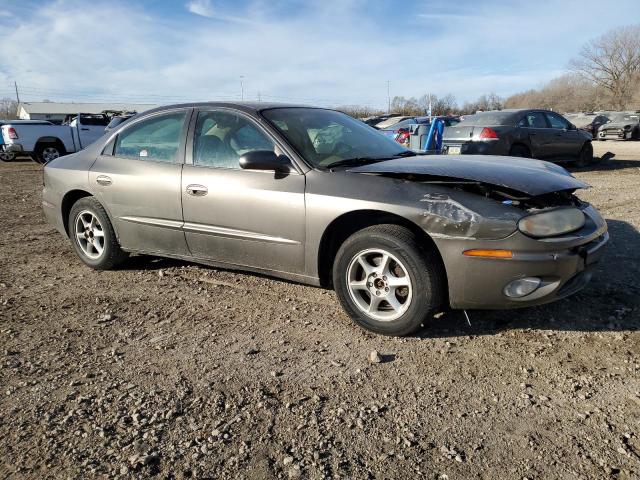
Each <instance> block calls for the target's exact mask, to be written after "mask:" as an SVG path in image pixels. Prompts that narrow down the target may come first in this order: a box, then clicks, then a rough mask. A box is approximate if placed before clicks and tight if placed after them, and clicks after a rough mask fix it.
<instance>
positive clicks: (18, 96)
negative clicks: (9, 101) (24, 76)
mask: <svg viewBox="0 0 640 480" xmlns="http://www.w3.org/2000/svg"><path fill="white" fill-rule="evenodd" d="M13 86H14V87H16V100H17V101H18V103H20V95H19V94H18V82H16V81H14V82H13Z"/></svg>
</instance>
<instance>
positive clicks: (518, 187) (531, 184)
mask: <svg viewBox="0 0 640 480" xmlns="http://www.w3.org/2000/svg"><path fill="white" fill-rule="evenodd" d="M348 171H349V172H354V173H368V174H380V175H394V176H397V175H412V176H413V175H419V176H425V177H429V179H430V180H434V181H439V182H442V181H456V180H458V181H459V180H463V181H475V182H481V183H486V184H489V185H494V186H498V187H504V188H506V189H509V190H513V191H517V192H521V193H524V194H525V195H530V196H537V195H544V194H547V193H552V192H559V191H563V190H576V189H578V188H588V187H589V185H587V184H586V183H583V182H581V181H580V180H578V179H576V178H574V177H573V176H571V174H570V173H569V172H568V171H567V170H565V169H564V168H562V167H561V166H559V165H555V164H553V163H549V162H543V161H541V160H532V159H526V158H514V157H500V156H491V155H421V156H415V157H406V158H397V159H392V160H384V161H382V162H377V163H373V164H371V165H365V166H362V167H356V168H351V169H349V170H348Z"/></svg>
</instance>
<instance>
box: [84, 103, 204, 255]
mask: <svg viewBox="0 0 640 480" xmlns="http://www.w3.org/2000/svg"><path fill="white" fill-rule="evenodd" d="M190 114H191V109H176V110H170V111H163V112H160V113H157V114H155V115H151V116H147V117H144V118H142V119H140V120H138V121H136V122H134V123H132V124H130V125H128V126H127V128H125V129H123V130H122V131H121V132H120V133H119V134H118V135H117V136H116V137H114V138H113V139H112V140H111V141H110V142H109V143H108V144H107V146H106V147H105V149H104V151H103V152H102V155H100V156H99V157H98V158H97V160H96V162H95V163H94V164H93V166H92V167H91V170H90V171H89V182H90V184H92V185H93V186H94V188H95V191H96V192H97V193H96V194H97V197H98V199H99V200H100V202H101V203H102V204H103V205H104V206H105V207H106V208H107V210H108V212H109V214H110V217H111V220H112V222H113V224H114V227H115V230H116V234H117V235H118V239H119V241H120V244H121V245H122V247H123V248H125V249H127V250H137V251H143V252H147V253H159V254H175V255H188V254H189V251H188V249H187V244H186V241H185V237H184V232H183V230H182V203H181V201H182V199H181V193H180V190H181V185H180V179H181V173H182V164H183V161H184V145H185V140H186V125H187V120H188V117H189V116H190Z"/></svg>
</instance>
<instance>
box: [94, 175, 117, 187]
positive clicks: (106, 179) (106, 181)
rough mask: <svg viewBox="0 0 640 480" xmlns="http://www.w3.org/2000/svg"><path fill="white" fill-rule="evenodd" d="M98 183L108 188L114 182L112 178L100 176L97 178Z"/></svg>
mask: <svg viewBox="0 0 640 480" xmlns="http://www.w3.org/2000/svg"><path fill="white" fill-rule="evenodd" d="M96 183H98V184H99V185H102V186H104V187H108V186H109V185H111V184H112V183H113V182H112V180H111V177H107V176H106V175H98V176H97V177H96Z"/></svg>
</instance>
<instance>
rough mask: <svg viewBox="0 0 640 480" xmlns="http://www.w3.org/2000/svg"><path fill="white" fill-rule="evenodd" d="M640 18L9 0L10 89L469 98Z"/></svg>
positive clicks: (462, 4) (298, 1)
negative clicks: (16, 85) (449, 94)
mask: <svg viewBox="0 0 640 480" xmlns="http://www.w3.org/2000/svg"><path fill="white" fill-rule="evenodd" d="M605 4H606V7H605V8H603V5H605ZM638 19H640V0H607V1H606V2H603V1H602V0H456V1H453V0H405V1H402V2H400V1H397V0H396V1H392V0H389V1H386V0H369V1H366V0H305V1H303V0H138V1H136V0H128V1H127V0H0V45H2V50H1V52H2V53H0V97H15V92H14V89H13V83H14V82H17V84H18V88H19V92H20V95H21V99H22V100H23V101H41V100H43V99H48V100H54V101H56V100H57V101H77V102H138V103H160V104H167V103H177V102H186V101H206V100H240V98H241V96H244V99H245V100H262V101H285V102H296V103H305V104H313V105H322V106H337V105H356V104H357V105H363V106H368V107H372V108H386V105H387V82H389V83H388V85H389V91H390V95H391V97H393V96H395V95H403V96H406V97H409V96H416V97H418V96H420V95H423V94H425V93H433V94H435V95H446V94H448V93H452V94H454V95H455V97H456V98H457V99H458V101H459V102H464V101H466V100H473V99H475V98H477V97H478V96H479V95H481V94H484V93H489V92H495V93H497V94H499V95H502V96H507V95H510V94H512V93H516V92H518V91H522V90H524V89H528V88H533V87H537V86H540V85H542V84H543V83H544V82H545V81H547V80H550V79H552V78H554V77H556V76H558V75H561V74H562V73H564V72H566V69H567V65H568V62H569V60H570V59H571V58H572V57H574V56H575V55H576V54H577V53H578V52H579V50H580V48H581V47H582V46H583V45H584V44H585V42H587V41H589V40H590V39H592V38H594V37H598V36H600V35H602V34H604V33H605V32H606V31H608V30H610V29H612V28H615V27H617V26H621V25H627V24H630V23H633V22H634V21H635V22H638Z"/></svg>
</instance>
